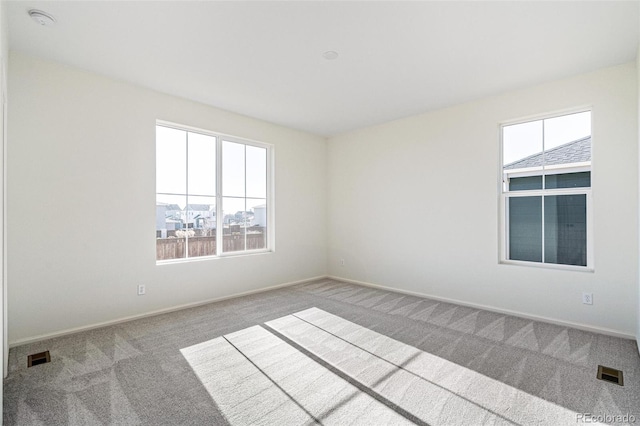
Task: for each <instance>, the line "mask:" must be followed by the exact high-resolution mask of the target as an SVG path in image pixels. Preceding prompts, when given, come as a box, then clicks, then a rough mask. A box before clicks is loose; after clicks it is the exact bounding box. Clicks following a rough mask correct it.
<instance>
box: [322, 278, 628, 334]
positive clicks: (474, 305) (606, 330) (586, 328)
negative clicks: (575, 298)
mask: <svg viewBox="0 0 640 426" xmlns="http://www.w3.org/2000/svg"><path fill="white" fill-rule="evenodd" d="M328 278H330V279H332V280H336V281H344V282H346V283H351V284H358V285H362V286H366V287H372V288H379V289H381V290H386V291H391V292H394V293H400V294H407V295H410V296H418V297H425V298H428V299H433V300H438V301H440V302H446V303H453V304H456V305H461V306H467V307H469V308H476V309H483V310H485V311H491V312H496V313H499V314H507V315H513V316H514V317H520V318H525V319H530V320H534V321H541V322H546V323H549V324H555V325H560V326H563V327H571V328H577V329H579V330H584V331H591V332H593V333H599V334H606V335H608V336H614V337H620V338H623V339H630V340H636V336H634V335H633V334H628V333H623V332H620V331H617V330H612V329H610V328H605V327H596V326H593V325H589V324H581V323H577V322H571V321H563V320H558V319H555V318H547V317H543V316H538V315H531V314H525V313H522V312H517V311H511V310H509V309H502V308H496V307H494V306H487V305H481V304H479V303H470V302H465V301H463V300H457V299H449V298H446V297H440V296H434V295H431V294H427V293H420V292H417V291H408V290H401V289H398V288H394V287H387V286H383V285H380V284H373V283H368V282H365V281H357V280H351V279H348V278H342V277H337V276H333V275H329V276H328Z"/></svg>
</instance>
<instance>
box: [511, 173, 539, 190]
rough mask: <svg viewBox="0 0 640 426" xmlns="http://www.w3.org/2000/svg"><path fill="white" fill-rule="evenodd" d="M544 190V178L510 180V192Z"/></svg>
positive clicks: (527, 177) (531, 177)
mask: <svg viewBox="0 0 640 426" xmlns="http://www.w3.org/2000/svg"><path fill="white" fill-rule="evenodd" d="M531 189H542V176H526V177H519V178H511V179H509V191H526V190H531Z"/></svg>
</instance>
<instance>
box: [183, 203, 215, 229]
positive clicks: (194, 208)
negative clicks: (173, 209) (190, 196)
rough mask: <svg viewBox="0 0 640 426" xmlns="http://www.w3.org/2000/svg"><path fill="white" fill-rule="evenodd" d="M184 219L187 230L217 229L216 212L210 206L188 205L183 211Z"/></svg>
mask: <svg viewBox="0 0 640 426" xmlns="http://www.w3.org/2000/svg"><path fill="white" fill-rule="evenodd" d="M182 219H183V221H184V223H185V224H186V226H187V228H199V229H201V228H209V229H213V228H215V227H216V212H215V210H213V209H212V208H211V206H210V205H209V204H187V206H186V207H185V209H184V210H183V211H182Z"/></svg>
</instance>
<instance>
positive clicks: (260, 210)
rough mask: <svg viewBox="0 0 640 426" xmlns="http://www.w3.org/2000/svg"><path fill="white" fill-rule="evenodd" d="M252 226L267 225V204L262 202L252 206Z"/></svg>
mask: <svg viewBox="0 0 640 426" xmlns="http://www.w3.org/2000/svg"><path fill="white" fill-rule="evenodd" d="M251 225H252V226H262V227H265V228H266V226H267V205H266V204H262V205H259V206H255V207H254V208H253V220H252V221H251Z"/></svg>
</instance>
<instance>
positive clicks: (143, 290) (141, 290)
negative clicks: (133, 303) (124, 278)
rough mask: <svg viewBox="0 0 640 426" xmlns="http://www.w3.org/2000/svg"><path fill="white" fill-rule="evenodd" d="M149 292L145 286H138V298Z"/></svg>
mask: <svg viewBox="0 0 640 426" xmlns="http://www.w3.org/2000/svg"><path fill="white" fill-rule="evenodd" d="M146 292H147V288H146V287H145V285H144V284H140V285H138V296H142V295H144V294H145V293H146Z"/></svg>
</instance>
